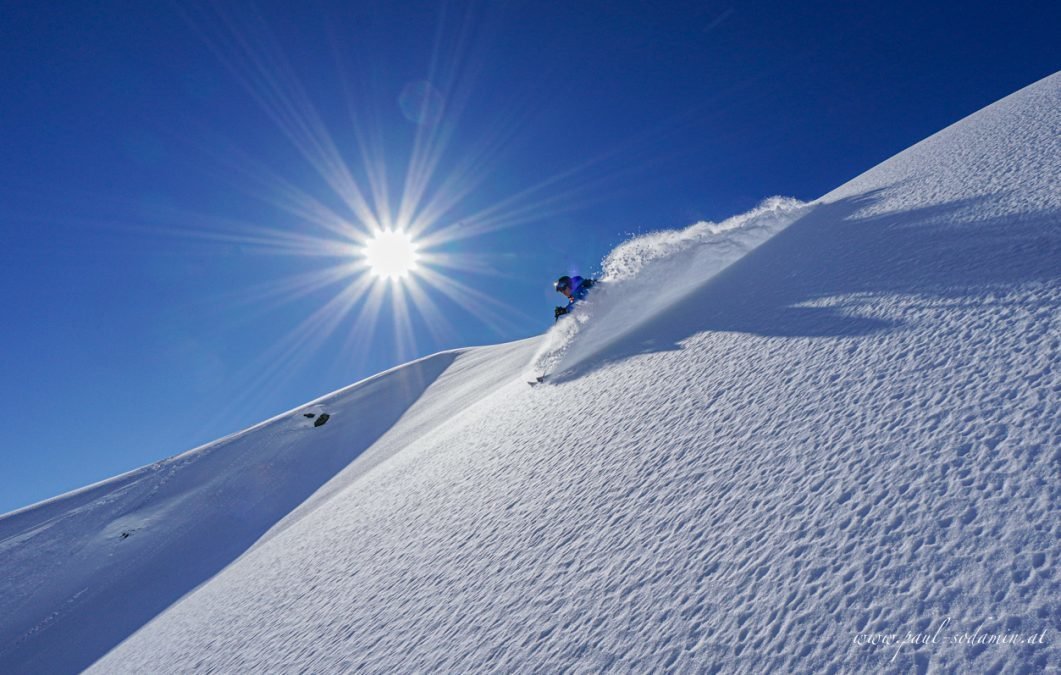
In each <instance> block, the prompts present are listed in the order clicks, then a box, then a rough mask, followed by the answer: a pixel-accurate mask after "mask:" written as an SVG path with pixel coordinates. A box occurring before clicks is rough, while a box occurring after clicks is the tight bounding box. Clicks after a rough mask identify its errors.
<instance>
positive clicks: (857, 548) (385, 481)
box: [0, 74, 1061, 673]
mask: <svg viewBox="0 0 1061 675" xmlns="http://www.w3.org/2000/svg"><path fill="white" fill-rule="evenodd" d="M1059 175H1061V74H1055V75H1053V76H1051V77H1049V78H1047V79H1045V80H1043V81H1041V82H1039V83H1036V84H1034V85H1032V86H1030V87H1028V88H1026V89H1023V90H1021V91H1019V92H1017V93H1016V94H1013V95H1012V96H1010V97H1008V98H1006V99H1003V100H1002V101H1000V102H998V103H996V104H994V105H992V106H989V107H988V108H985V109H984V110H982V111H980V112H978V113H976V114H975V115H972V116H970V117H969V118H966V119H965V120H962V121H961V122H958V123H957V124H955V125H953V126H951V127H949V128H947V129H945V130H943V131H941V132H940V133H938V134H936V135H934V136H932V137H930V138H928V139H926V140H925V141H923V142H921V143H919V144H917V145H915V146H913V147H912V148H910V149H909V150H907V151H905V152H903V153H901V154H899V155H897V156H895V157H893V158H892V159H890V160H888V161H886V162H884V163H883V164H881V165H880V166H878V167H876V168H874V169H872V170H871V171H869V172H867V173H865V174H863V175H862V176H859V177H858V178H856V179H854V180H853V181H851V182H849V183H847V184H846V185H844V186H842V187H840V188H838V189H837V190H835V191H833V192H831V193H829V194H828V195H826V196H825V197H823V198H822V199H820V200H818V201H815V202H812V203H810V204H797V203H794V202H788V201H782V200H775V201H772V202H767V203H766V204H764V205H763V207H761V208H760V209H759V210H757V211H755V212H753V213H752V214H748V215H747V217H738V219H737V220H735V221H731V224H734V223H739V224H737V225H736V226H735V227H732V228H720V227H719V226H714V227H715V228H716V229H715V231H711V226H707V225H704V226H694V229H692V230H687V231H685V232H684V233H683V232H680V231H679V232H673V233H660V234H656V235H649V237H650V239H646V240H642V241H634V242H630V243H628V244H626V245H624V246H623V247H620V249H618V250H617V251H616V252H615V253H614V254H613V255H612V256H611V257H610V258H609V261H608V263H607V265H612V267H611V268H610V269H611V270H612V276H611V277H610V279H609V281H606V282H605V285H604V286H602V288H601V289H599V291H598V292H597V293H595V294H594V295H592V296H591V297H590V299H589V300H588V301H587V302H586V304H585V305H584V306H583V307H580V308H579V309H578V310H577V312H576V315H574V316H572V317H570V318H565V319H564V320H562V321H561V322H560V323H559V324H558V326H557V327H556V328H555V329H554V331H558V332H559V331H571V332H572V333H573V337H572V339H571V344H570V347H569V348H568V349H566V350H558V351H557V350H556V347H555V346H553V345H555V344H556V343H555V342H553V339H554V338H553V337H552V333H550V334H549V335H547V336H546V337H545V338H544V339H542V340H538V339H534V340H527V341H522V342H517V343H512V344H509V345H499V346H496V347H487V348H477V349H469V350H464V351H460V352H450V353H445V354H440V355H437V356H434V357H429V358H427V359H424V360H421V361H418V362H415V363H413V364H410V365H408V366H404V367H402V368H399V369H395V370H393V371H389V372H388V373H384V374H382V375H380V376H377V377H376V378H372V379H370V380H368V381H366V382H363V383H359V384H357V385H353V386H352V387H350V388H347V389H345V390H342V391H340V392H337V393H336V394H333V395H331V396H328V397H324V398H322V399H319V400H318V401H315V402H314V403H313V404H312V405H311V406H307V407H306V408H300V409H298V410H295V411H292V412H290V413H288V414H286V415H281V416H279V417H277V418H275V419H273V420H270V421H269V422H266V423H263V424H262V425H259V426H258V427H255V428H253V429H250V430H248V431H246V432H244V433H242V434H240V435H237V436H236V437H234V438H230V439H225V440H222V441H220V442H218V443H217V444H214V445H211V446H207V447H205V448H201V449H199V450H196V451H192V452H191V453H187V454H185V455H181V456H179V457H176V458H174V459H171V460H167V461H166V462H162V463H159V464H157V465H154V466H151V467H146V468H144V469H141V470H139V471H136V472H132V473H131V474H127V475H125V476H121V477H118V478H116V479H113V480H112V481H109V482H106V483H102V484H99V485H97V486H92V487H90V488H86V489H85V490H84V491H81V492H78V493H72V494H70V495H65V496H63V497H59V498H57V499H56V500H52V501H50V502H46V503H43V504H40V505H37V506H34V507H30V508H28V509H24V510H22V511H19V512H15V513H13V514H9V515H8V516H6V517H4V518H3V519H0V565H2V568H3V570H4V572H5V574H4V577H3V579H2V580H0V671H3V672H63V671H68V670H74V669H77V668H80V667H84V666H88V665H89V664H93V662H94V665H93V666H92V668H91V670H92V671H94V672H100V673H121V672H130V673H146V672H150V673H167V672H181V673H184V672H226V673H233V672H347V671H350V672H352V671H367V672H413V671H421V672H482V671H525V672H553V671H560V670H564V671H567V670H577V671H597V670H614V671H618V672H647V671H658V670H664V669H666V670H674V671H678V672H704V671H708V672H712V671H725V672H754V673H761V672H779V671H804V672H876V671H885V672H889V671H895V672H909V671H917V672H937V671H939V672H995V671H1002V672H1037V671H1051V670H1053V671H1056V670H1057V668H1058V666H1059V658H1061V648H1059V646H1058V640H1059V636H1058V629H1059V628H1061V582H1059V580H1058V577H1057V574H1056V567H1057V562H1058V556H1059V547H1058V541H1061V518H1059V515H1061V514H1059V504H1061V485H1059V480H1058V478H1059V475H1061V443H1059V440H1061V422H1059V420H1061V414H1059V413H1061V407H1059V405H1058V394H1059V392H1061V382H1059V379H1058V377H1057V372H1056V367H1057V363H1058V347H1059V340H1061V338H1059V336H1061V330H1059V327H1061V326H1059V325H1058V324H1059V321H1058V318H1059V317H1058V307H1059V301H1061V279H1059V275H1061V234H1059V225H1061V184H1059V183H1061V181H1059ZM720 225H721V224H720ZM743 228H748V229H747V231H744V232H742V231H741V230H742V229H743ZM758 230H768V231H769V232H768V236H767V237H761V236H759V234H755V232H756V231H758ZM760 234H761V232H760ZM709 235H713V236H709ZM769 235H772V236H769ZM715 237H721V238H723V239H718V240H715V239H714V238H715ZM733 247H736V250H739V255H730V253H728V252H726V251H729V250H731V248H733ZM639 249H640V250H641V251H642V252H643V255H642V254H638V253H636V251H637V250H639ZM697 275H699V276H697ZM671 277H673V278H674V279H675V280H676V282H677V283H676V284H675V288H677V289H680V290H675V291H673V292H668V293H667V294H666V295H665V296H662V297H659V298H658V302H656V303H655V304H653V303H649V308H647V309H646V310H645V314H644V315H642V314H633V313H631V314H627V315H625V316H623V315H620V314H616V312H620V313H621V312H624V311H626V309H625V308H628V307H629V306H630V304H632V303H634V302H638V303H641V302H645V301H646V298H647V297H648V296H643V295H640V293H642V292H643V289H644V288H645V287H647V286H649V285H650V283H652V281H654V280H658V279H667V278H671ZM639 279H640V281H641V283H638V280H639ZM653 297H654V296H653ZM624 301H626V302H624ZM578 312H581V313H582V314H583V317H582V319H583V320H581V321H579V320H578V318H577V313H578ZM565 322H566V323H565ZM572 327H577V330H573V328H572ZM595 336H596V338H600V339H595ZM550 350H552V351H553V352H554V353H555V355H556V358H554V359H552V361H551V363H552V365H553V366H555V367H556V370H555V371H554V375H555V376H554V377H551V378H550V379H547V380H546V382H545V383H544V384H542V385H539V386H535V387H530V386H527V384H526V383H525V382H524V379H525V375H526V373H527V371H528V370H529V369H530V368H532V367H533V364H535V363H539V362H540V361H541V358H542V354H543V353H544V352H550ZM306 411H310V412H315V413H316V412H329V413H330V414H331V415H332V417H331V418H330V420H329V421H328V423H327V424H326V425H324V426H322V427H319V428H315V427H313V426H312V421H310V420H309V419H307V418H304V417H302V414H303V413H304V412H306ZM304 474H307V475H304ZM308 474H312V477H310V476H309V475H308ZM329 476H330V477H331V479H330V480H328V482H324V484H323V486H321V487H319V489H318V486H320V485H321V483H322V482H323V481H324V480H325V479H327V478H328V477H329ZM296 505H298V506H297V508H296ZM123 533H129V534H128V536H126V537H125V538H124V539H123V538H122V534H123ZM248 547H249V548H248ZM241 553H242V555H241ZM204 561H206V562H204ZM193 589H194V590H193ZM185 593H186V595H184V594H185ZM182 595H183V597H181V596H182ZM178 599H179V600H178ZM142 606H146V607H144V608H142ZM112 622H117V623H119V624H120V626H119V627H118V628H112V627H111V623H112ZM917 634H923V635H922V636H921V637H918V635H917ZM893 635H894V636H897V637H896V638H895V639H893V640H892V643H891V644H881V642H882V641H886V640H887V637H888V636H893ZM963 635H964V637H965V638H967V639H965V640H963V639H962V636H963ZM999 635H1002V636H1003V640H1002V642H1007V643H1006V644H998V643H997V642H998V636H999ZM882 636H883V637H882ZM991 636H994V638H995V639H994V640H989V639H988V638H989V637H991ZM1006 636H1011V638H1009V639H1006ZM915 638H916V639H915ZM1018 640H1019V642H1018ZM904 641H907V642H918V643H920V642H926V643H927V644H900V643H902V642H904ZM119 642H120V644H118V643H119ZM871 642H872V643H871ZM112 647H114V648H113V649H111V648H112ZM108 649H110V651H109V652H108V651H107V650H108ZM97 659H99V660H98V661H97Z"/></svg>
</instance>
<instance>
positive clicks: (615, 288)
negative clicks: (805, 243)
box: [531, 197, 809, 375]
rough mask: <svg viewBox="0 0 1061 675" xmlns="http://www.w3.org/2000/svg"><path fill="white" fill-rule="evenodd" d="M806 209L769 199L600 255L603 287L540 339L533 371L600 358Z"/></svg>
mask: <svg viewBox="0 0 1061 675" xmlns="http://www.w3.org/2000/svg"><path fill="white" fill-rule="evenodd" d="M808 208H809V205H808V204H806V203H804V202H801V201H799V200H798V199H793V198H791V197H770V198H769V199H766V200H764V201H763V202H762V203H761V204H759V206H757V207H755V208H754V209H752V210H751V211H748V212H746V213H742V214H740V215H736V216H733V217H731V218H727V219H726V220H723V221H722V222H720V223H713V222H707V221H701V222H699V223H696V224H694V225H690V226H689V227H686V228H684V229H681V230H662V231H659V232H650V233H649V234H644V235H640V236H637V237H634V238H633V239H630V240H628V241H625V242H623V243H622V244H619V245H618V246H616V247H615V248H614V249H613V250H612V251H611V253H609V254H608V255H607V256H606V257H605V258H604V261H603V263H602V268H603V274H602V276H601V278H600V281H601V284H600V285H599V286H598V287H597V288H595V289H594V290H593V292H592V293H591V295H590V297H589V298H588V299H587V300H585V301H584V302H582V303H580V305H579V307H578V311H576V312H575V313H574V314H572V315H571V316H569V317H567V318H564V319H563V320H561V321H559V322H557V324H556V326H555V327H554V328H553V329H552V330H550V331H549V332H548V333H547V334H546V336H545V339H544V340H543V341H542V346H541V348H540V349H539V350H538V353H537V354H536V355H535V357H534V359H533V361H532V362H531V369H532V371H533V373H534V374H535V375H539V374H541V373H560V372H563V371H565V370H569V369H571V368H573V367H574V366H575V365H577V364H578V363H580V362H582V361H584V360H585V359H587V358H589V357H590V356H593V355H595V354H598V353H600V352H601V351H602V350H603V349H604V348H605V347H607V346H608V345H609V344H611V343H612V342H614V341H615V340H617V339H618V338H619V337H621V336H623V335H624V334H626V333H629V332H630V331H631V330H633V329H635V328H637V327H639V326H641V325H643V324H644V323H645V322H646V321H649V320H651V319H652V318H654V317H655V316H656V315H658V314H659V313H660V312H662V311H663V310H665V309H666V308H667V307H670V306H672V305H673V304H674V303H676V302H678V301H679V300H681V299H682V298H684V297H685V296H686V295H688V294H689V292H691V291H692V290H694V289H695V288H697V287H699V286H700V285H702V284H704V283H706V282H707V281H708V280H710V279H711V278H712V277H714V276H715V275H716V274H718V273H719V272H721V271H722V270H724V269H726V268H727V267H729V266H730V265H732V264H733V263H734V262H736V261H737V260H739V259H740V258H741V257H743V256H744V255H745V254H747V253H748V252H749V251H751V250H752V249H754V248H756V247H757V246H759V245H760V244H762V243H763V242H765V241H766V240H767V239H769V238H770V237H772V236H774V235H775V234H777V233H778V232H780V231H781V230H783V229H784V228H785V227H787V226H788V225H790V224H791V223H793V222H795V221H796V220H797V219H798V218H800V217H801V216H802V215H804V214H805V213H806V212H807V210H808ZM576 336H579V337H578V338H577V339H576Z"/></svg>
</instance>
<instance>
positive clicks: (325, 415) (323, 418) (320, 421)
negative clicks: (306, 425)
mask: <svg viewBox="0 0 1061 675" xmlns="http://www.w3.org/2000/svg"><path fill="white" fill-rule="evenodd" d="M330 417H331V415H329V414H328V413H321V416H320V417H318V418H317V421H316V422H314V423H313V426H315V427H319V426H323V425H324V423H325V422H327V421H328V418H330Z"/></svg>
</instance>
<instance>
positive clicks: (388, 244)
mask: <svg viewBox="0 0 1061 675" xmlns="http://www.w3.org/2000/svg"><path fill="white" fill-rule="evenodd" d="M362 253H363V254H364V256H365V261H366V262H367V263H368V266H369V269H371V270H372V274H374V275H375V276H377V277H379V278H381V279H402V278H404V277H406V276H408V274H409V272H412V271H413V270H415V269H416V261H417V259H418V258H419V257H420V256H419V254H418V253H417V246H416V242H414V241H413V239H412V237H411V236H409V233H408V232H404V231H402V230H381V231H379V232H377V233H376V236H375V237H373V238H372V239H370V240H369V241H368V242H367V243H366V244H365V248H364V249H363V251H362Z"/></svg>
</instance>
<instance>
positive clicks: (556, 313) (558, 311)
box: [553, 307, 568, 321]
mask: <svg viewBox="0 0 1061 675" xmlns="http://www.w3.org/2000/svg"><path fill="white" fill-rule="evenodd" d="M567 312H568V309H567V307H557V308H556V309H555V310H553V321H556V320H557V319H559V318H560V317H562V316H563V315H564V314H567Z"/></svg>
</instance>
